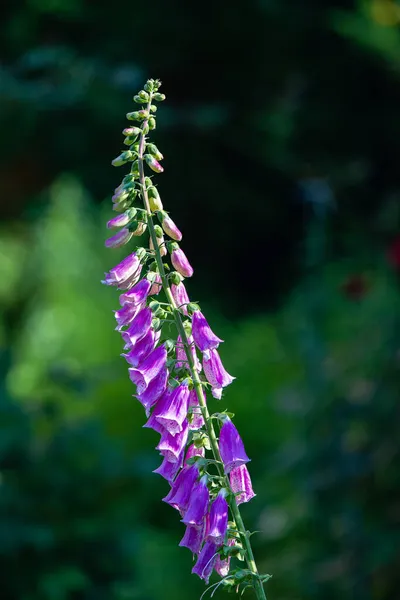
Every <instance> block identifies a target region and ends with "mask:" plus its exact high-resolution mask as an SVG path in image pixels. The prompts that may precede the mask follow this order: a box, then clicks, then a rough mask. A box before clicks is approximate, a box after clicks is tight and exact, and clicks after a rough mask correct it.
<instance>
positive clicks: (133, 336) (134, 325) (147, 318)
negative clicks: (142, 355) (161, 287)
mask: <svg viewBox="0 0 400 600" xmlns="http://www.w3.org/2000/svg"><path fill="white" fill-rule="evenodd" d="M152 318H153V313H152V312H151V309H150V308H149V307H146V308H143V309H142V310H140V311H139V312H138V313H137V314H136V315H135V316H134V318H133V319H132V321H131V323H130V324H129V327H128V329H127V330H126V331H122V332H121V335H122V339H123V340H124V342H125V344H128V346H134V345H135V344H136V342H137V341H138V340H141V339H142V338H143V337H144V336H145V335H146V333H147V332H148V331H149V329H150V327H151V320H152Z"/></svg>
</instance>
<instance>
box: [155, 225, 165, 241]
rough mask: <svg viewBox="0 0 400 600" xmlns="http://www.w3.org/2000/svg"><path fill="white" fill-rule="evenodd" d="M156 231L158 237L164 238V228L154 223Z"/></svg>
mask: <svg viewBox="0 0 400 600" xmlns="http://www.w3.org/2000/svg"><path fill="white" fill-rule="evenodd" d="M154 233H155V234H156V237H158V238H160V239H162V238H163V237H164V236H163V230H162V229H161V227H160V226H159V225H154Z"/></svg>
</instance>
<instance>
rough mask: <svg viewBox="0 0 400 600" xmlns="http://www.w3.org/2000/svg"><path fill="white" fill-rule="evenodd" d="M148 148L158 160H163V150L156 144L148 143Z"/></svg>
mask: <svg viewBox="0 0 400 600" xmlns="http://www.w3.org/2000/svg"><path fill="white" fill-rule="evenodd" d="M146 149H147V151H148V152H150V154H152V155H153V156H154V158H156V159H157V160H162V159H163V158H164V156H163V155H162V154H161V152H160V151H159V149H158V148H157V146H156V145H155V144H147V146H146Z"/></svg>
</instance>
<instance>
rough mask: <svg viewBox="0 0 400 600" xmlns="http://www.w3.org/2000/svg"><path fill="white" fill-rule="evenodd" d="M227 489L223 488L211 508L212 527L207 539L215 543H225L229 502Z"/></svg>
mask: <svg viewBox="0 0 400 600" xmlns="http://www.w3.org/2000/svg"><path fill="white" fill-rule="evenodd" d="M225 493H226V492H225V490H223V489H222V490H221V491H220V492H219V493H218V496H217V497H216V498H215V500H214V502H213V503H212V504H211V509H210V527H209V530H208V534H207V539H209V540H211V541H212V542H213V543H214V544H217V545H221V544H223V543H224V539H225V535H226V532H227V529H228V503H227V501H226V500H225Z"/></svg>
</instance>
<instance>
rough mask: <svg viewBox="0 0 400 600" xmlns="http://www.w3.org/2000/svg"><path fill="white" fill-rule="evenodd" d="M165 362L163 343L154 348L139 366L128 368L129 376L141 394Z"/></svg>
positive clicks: (165, 352)
mask: <svg viewBox="0 0 400 600" xmlns="http://www.w3.org/2000/svg"><path fill="white" fill-rule="evenodd" d="M166 362H167V350H166V348H165V346H164V345H161V346H158V348H155V349H154V350H153V351H152V352H151V353H150V354H149V355H148V357H147V358H146V359H145V360H144V361H143V362H142V364H141V365H140V366H139V367H136V368H131V369H129V377H130V378H131V381H132V382H133V383H134V384H135V385H136V386H137V393H138V394H139V395H140V394H142V393H143V392H144V391H145V389H146V388H147V386H148V385H149V383H150V381H151V380H152V379H154V377H156V376H157V375H158V373H159V372H160V371H161V369H162V368H163V367H165V364H166Z"/></svg>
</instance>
